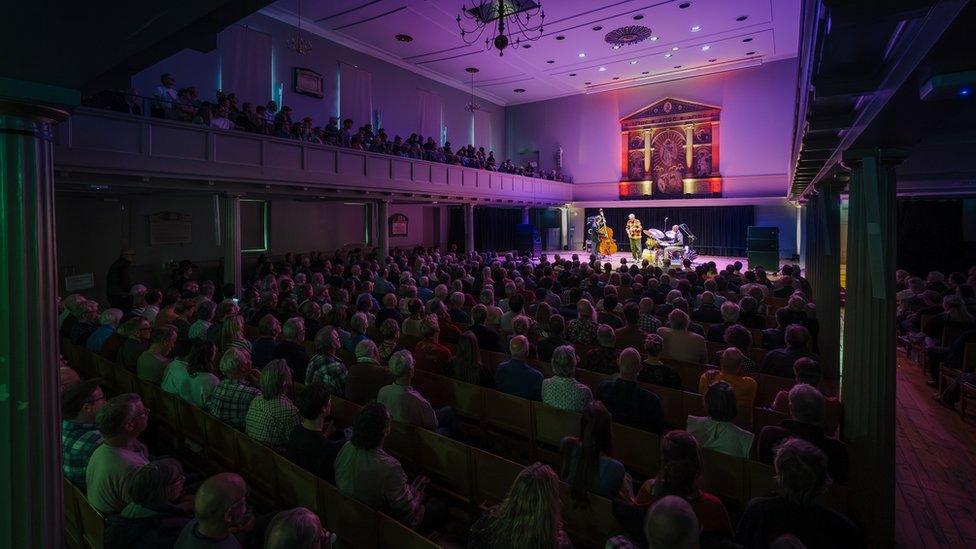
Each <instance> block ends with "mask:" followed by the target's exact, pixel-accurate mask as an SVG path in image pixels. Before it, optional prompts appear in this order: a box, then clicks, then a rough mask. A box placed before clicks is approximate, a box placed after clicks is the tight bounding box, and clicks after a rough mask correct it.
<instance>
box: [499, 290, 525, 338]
mask: <svg viewBox="0 0 976 549" xmlns="http://www.w3.org/2000/svg"><path fill="white" fill-rule="evenodd" d="M524 307H525V298H523V297H522V294H515V295H513V296H512V297H510V298H509V299H508V311H506V312H505V314H503V315H502V325H501V329H502V331H504V332H511V331H512V321H514V320H515V318H516V317H519V316H522V314H523V309H524Z"/></svg>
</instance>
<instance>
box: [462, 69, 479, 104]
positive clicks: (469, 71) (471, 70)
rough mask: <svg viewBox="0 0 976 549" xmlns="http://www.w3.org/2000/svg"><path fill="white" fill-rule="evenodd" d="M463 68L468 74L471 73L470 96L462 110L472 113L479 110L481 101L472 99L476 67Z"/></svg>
mask: <svg viewBox="0 0 976 549" xmlns="http://www.w3.org/2000/svg"><path fill="white" fill-rule="evenodd" d="M464 70H466V71H468V74H470V75H471V98H470V99H468V102H467V103H466V104H465V105H464V110H466V111H468V112H470V113H472V114H474V111H480V110H481V103H478V102H477V101H475V100H474V73H476V72H478V69H477V68H476V67H468V68H466V69H464Z"/></svg>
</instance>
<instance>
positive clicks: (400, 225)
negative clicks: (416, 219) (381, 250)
mask: <svg viewBox="0 0 976 549" xmlns="http://www.w3.org/2000/svg"><path fill="white" fill-rule="evenodd" d="M409 225H410V220H409V219H408V218H407V216H405V215H403V214H400V213H398V214H393V215H391V216H390V219H389V226H390V236H391V237H392V236H407V233H408V232H409V231H408V229H409Z"/></svg>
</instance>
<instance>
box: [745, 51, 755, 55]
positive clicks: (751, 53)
mask: <svg viewBox="0 0 976 549" xmlns="http://www.w3.org/2000/svg"><path fill="white" fill-rule="evenodd" d="M746 55H756V52H754V51H747V52H746Z"/></svg>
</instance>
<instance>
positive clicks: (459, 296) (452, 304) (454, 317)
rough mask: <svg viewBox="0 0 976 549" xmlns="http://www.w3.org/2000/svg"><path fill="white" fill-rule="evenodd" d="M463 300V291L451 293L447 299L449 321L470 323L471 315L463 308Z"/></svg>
mask: <svg viewBox="0 0 976 549" xmlns="http://www.w3.org/2000/svg"><path fill="white" fill-rule="evenodd" d="M464 301H465V299H464V292H454V293H452V294H451V297H450V299H449V300H448V313H449V314H450V316H451V322H456V323H460V324H471V315H469V314H468V313H467V311H465V310H464V309H463V307H464Z"/></svg>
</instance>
